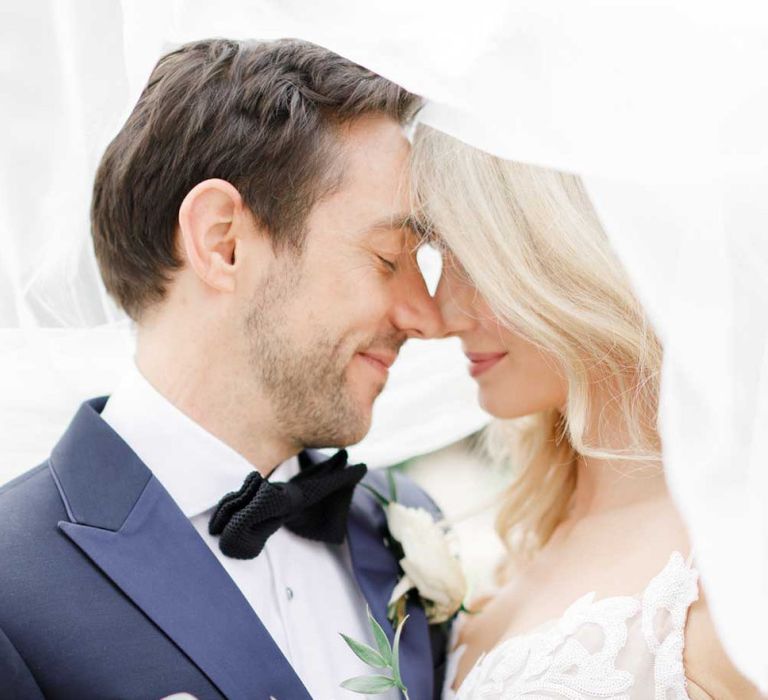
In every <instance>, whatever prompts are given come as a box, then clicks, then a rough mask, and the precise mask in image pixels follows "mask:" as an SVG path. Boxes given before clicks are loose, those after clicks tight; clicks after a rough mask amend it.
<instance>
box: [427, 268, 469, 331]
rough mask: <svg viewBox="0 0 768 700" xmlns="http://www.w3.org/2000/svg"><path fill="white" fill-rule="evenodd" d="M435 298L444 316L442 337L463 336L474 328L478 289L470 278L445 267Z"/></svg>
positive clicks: (441, 314) (442, 316)
mask: <svg viewBox="0 0 768 700" xmlns="http://www.w3.org/2000/svg"><path fill="white" fill-rule="evenodd" d="M434 298H435V302H436V304H437V307H438V309H439V310H440V316H441V318H442V332H441V334H440V337H443V338H448V337H450V336H461V335H462V334H463V333H466V332H467V331H470V330H472V328H474V326H475V323H476V321H475V317H476V314H475V313H474V303H475V299H476V298H477V290H476V289H475V288H474V287H473V286H472V284H471V283H470V282H469V281H468V280H466V279H459V278H458V276H457V274H456V273H455V272H454V271H451V270H450V269H446V268H445V267H444V268H443V272H442V274H441V275H440V281H439V282H438V284H437V290H436V291H435V297H434Z"/></svg>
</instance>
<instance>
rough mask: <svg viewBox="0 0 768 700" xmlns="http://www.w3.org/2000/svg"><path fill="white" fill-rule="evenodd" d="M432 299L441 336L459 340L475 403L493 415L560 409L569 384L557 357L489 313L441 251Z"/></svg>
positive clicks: (453, 261) (457, 266)
mask: <svg viewBox="0 0 768 700" xmlns="http://www.w3.org/2000/svg"><path fill="white" fill-rule="evenodd" d="M435 298H436V300H437V302H438V304H439V306H440V310H441V312H442V316H443V322H444V324H445V325H444V329H445V334H446V335H447V336H457V337H458V338H460V339H461V344H462V346H463V349H464V353H465V354H466V355H467V358H468V359H469V372H470V374H471V375H472V377H473V378H474V379H475V381H476V382H477V384H478V388H479V401H480V405H481V406H482V407H483V408H484V409H485V410H486V411H488V413H490V414H491V415H493V416H496V417H497V418H519V417H520V416H526V415H529V414H532V413H537V412H539V411H544V410H547V409H558V410H563V409H564V407H565V402H566V398H567V392H568V384H567V381H566V379H565V376H564V375H563V373H562V371H561V370H560V368H559V367H558V363H557V362H556V360H555V359H554V358H553V357H552V356H551V355H549V354H548V353H546V352H545V351H544V350H542V349H541V348H539V347H538V346H536V345H534V344H533V343H532V342H530V341H529V340H527V339H526V338H524V337H523V336H522V335H520V334H519V333H516V332H515V331H513V330H512V329H510V328H508V327H505V326H504V325H502V324H501V323H500V321H499V319H498V318H497V317H496V316H495V315H494V313H493V312H492V311H491V309H490V307H489V306H488V304H487V303H486V301H485V300H484V299H483V298H482V296H481V295H480V294H479V292H478V291H477V289H476V288H475V286H474V285H473V284H472V282H471V281H470V280H469V278H468V276H467V274H466V273H465V272H464V270H463V269H462V268H461V266H460V264H459V263H458V262H457V261H456V259H455V258H454V257H453V256H452V255H450V254H445V255H444V258H443V272H442V275H441V277H440V283H439V284H438V287H437V292H436V294H435Z"/></svg>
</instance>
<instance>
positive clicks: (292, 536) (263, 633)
mask: <svg viewBox="0 0 768 700" xmlns="http://www.w3.org/2000/svg"><path fill="white" fill-rule="evenodd" d="M417 106H418V105H417V100H416V98H415V97H414V96H412V95H410V94H408V93H407V92H405V91H404V90H402V89H400V88H399V87H397V86H396V85H393V84H392V83H390V82H388V81H387V80H385V79H383V78H381V77H379V76H377V75H375V74H373V73H371V72H370V71H367V70H365V69H363V68H361V67H360V66H358V65H355V64H353V63H351V62H349V61H347V60H345V59H343V58H341V57H339V56H337V55H334V54H332V53H330V52H329V51H326V50H324V49H322V48H319V47H317V46H313V45H310V44H307V43H303V42H300V41H294V40H286V41H279V42H273V43H241V42H234V41H227V40H211V41H200V42H197V43H193V44H189V45H186V46H184V47H182V48H180V49H179V50H177V51H175V52H173V53H171V54H169V55H167V56H165V57H164V58H163V59H162V60H161V61H160V62H159V63H158V65H157V66H156V68H155V70H154V72H153V73H152V76H151V77H150V80H149V83H148V85H147V87H146V89H145V90H144V93H143V94H142V96H141V98H140V100H139V102H138V104H137V105H136V107H135V108H134V110H133V112H132V113H131V115H130V117H129V118H128V121H127V122H126V124H125V125H124V126H123V128H122V130H121V131H120V133H119V134H118V135H117V137H116V138H115V139H114V141H113V142H112V143H111V144H110V145H109V147H108V148H107V151H106V153H105V155H104V157H103V159H102V162H101V165H100V167H99V169H98V172H97V175H96V181H95V187H94V199H93V208H92V230H93V239H94V245H95V251H96V256H97V259H98V262H99V265H100V269H101V272H102V276H103V279H104V282H105V284H106V287H107V289H108V290H109V292H110V293H111V295H112V296H113V298H114V299H115V300H116V301H117V303H118V304H119V305H120V306H121V307H122V308H123V309H124V310H125V311H126V312H127V313H128V314H129V315H130V316H131V317H132V318H133V319H134V320H135V322H136V326H137V332H138V336H137V338H138V341H137V353H136V369H135V370H134V371H133V372H132V373H131V374H130V375H129V376H128V377H126V378H125V380H124V381H123V383H122V384H121V385H120V386H118V387H117V389H116V390H115V392H114V393H113V394H112V395H111V396H110V397H109V398H98V399H93V400H91V401H88V402H86V403H85V404H83V406H82V407H81V408H80V410H79V412H78V413H77V414H76V416H75V417H74V419H73V421H72V424H71V425H70V427H69V429H68V430H67V432H66V433H65V434H64V436H63V437H62V438H61V440H60V442H59V443H58V445H57V446H56V447H55V449H54V450H53V453H52V455H51V457H50V459H49V460H48V461H46V462H45V463H44V464H42V465H40V466H39V467H37V468H36V469H33V470H31V471H29V472H27V473H26V474H24V475H22V476H21V477H19V478H18V479H16V480H15V481H13V482H11V483H10V484H8V485H6V486H5V487H4V488H3V489H0V697H2V698H19V699H24V700H27V699H33V698H62V699H63V698H78V699H80V700H86V699H88V698H130V699H133V698H135V699H139V698H141V699H142V700H143V699H149V698H161V697H163V696H166V695H170V694H172V693H177V692H187V693H191V694H192V695H194V696H196V697H197V698H201V699H207V698H222V697H225V698H234V699H245V698H254V699H257V700H267V699H268V698H270V697H273V698H276V699H277V700H302V699H307V698H315V699H317V700H330V699H331V698H344V697H353V696H351V694H349V693H348V692H347V691H344V690H341V689H340V688H339V684H340V683H341V682H342V681H343V680H345V679H346V678H348V677H350V676H354V675H362V674H366V673H373V671H372V670H371V669H369V668H368V667H366V666H364V665H363V664H362V662H360V661H359V660H358V659H357V658H356V657H355V656H354V655H353V654H352V652H351V650H350V649H349V648H347V647H346V645H345V644H344V642H343V641H342V639H341V638H340V636H339V633H340V632H343V633H344V634H347V635H349V636H351V637H354V638H357V639H362V640H365V639H368V640H369V641H371V643H372V640H371V639H370V632H369V630H368V627H367V624H366V606H369V607H370V609H371V612H372V613H373V615H374V616H375V617H376V618H377V619H378V621H379V622H380V623H381V625H382V626H383V627H384V628H385V629H386V630H387V631H388V633H391V625H390V623H389V622H388V621H387V619H386V607H387V602H388V599H389V596H390V593H391V592H392V589H393V587H394V586H395V584H396V582H397V579H398V566H397V561H396V559H395V557H394V556H393V555H392V554H391V552H390V551H389V549H387V547H386V546H385V545H384V542H383V537H384V534H385V530H384V526H385V522H384V516H383V513H382V511H381V509H380V507H379V506H378V505H377V504H376V503H375V501H374V499H373V498H372V497H371V496H370V495H369V493H368V491H366V490H365V489H364V488H361V487H360V485H359V482H360V479H361V478H362V476H363V473H364V472H365V469H364V467H362V466H355V465H348V464H346V461H345V455H344V453H340V454H338V455H337V456H336V457H334V458H333V459H331V460H327V458H325V457H323V456H321V455H320V454H319V453H317V452H314V451H313V450H312V449H311V448H316V447H328V446H343V445H349V444H352V443H355V442H357V441H358V440H360V439H361V438H362V437H363V436H364V435H365V434H366V432H367V430H368V428H369V425H370V421H371V408H372V405H373V402H374V400H375V398H376V397H377V395H378V394H379V393H380V392H381V390H382V389H383V387H384V385H385V382H386V380H387V373H388V368H389V367H390V365H391V364H392V363H393V362H394V361H395V359H396V357H397V354H398V350H399V349H400V347H401V345H402V344H403V342H405V340H406V339H408V338H411V337H416V338H427V337H430V336H433V335H435V334H436V333H437V331H438V328H439V324H440V319H439V316H438V313H437V311H436V308H435V306H434V304H433V301H432V299H431V298H430V296H429V295H428V293H427V290H426V288H425V285H424V281H423V279H422V277H421V275H420V273H419V271H418V268H417V265H416V263H415V260H414V255H413V248H414V246H413V244H414V242H415V235H414V232H413V231H412V230H411V227H410V223H409V222H410V219H409V215H408V211H409V203H408V196H407V192H408V187H407V182H406V176H407V175H406V173H407V168H406V163H407V158H408V143H407V141H406V139H405V138H404V136H403V129H402V126H403V125H404V124H405V123H406V122H407V121H408V120H409V119H410V117H411V116H412V115H413V113H414V111H415V109H416V108H417ZM325 460H327V461H325ZM365 478H366V479H368V480H371V481H372V482H374V483H376V485H378V486H379V487H381V486H382V485H381V484H380V483H378V482H377V480H379V481H380V477H379V475H378V474H369V475H368V476H366V477H365ZM289 481H290V484H289V485H285V484H284V483H283V482H289ZM398 491H399V500H400V501H403V502H405V503H406V504H411V505H418V506H422V507H425V508H430V509H433V508H434V507H433V505H432V504H431V502H430V501H429V499H428V498H427V497H426V496H425V495H424V494H423V493H422V492H421V491H420V490H418V489H417V488H416V487H415V486H413V485H412V484H409V483H408V482H405V481H404V482H403V483H401V484H400V488H399V489H398ZM227 494H230V495H229V496H227ZM233 494H237V495H233ZM409 613H410V618H409V620H408V622H407V624H406V626H405V632H404V635H403V639H402V643H401V672H402V676H403V680H404V682H405V684H406V685H407V686H408V690H409V694H410V697H411V698H412V700H428V699H429V698H432V697H437V696H438V695H439V692H440V684H441V682H442V679H441V671H440V670H439V666H440V665H441V664H442V662H443V660H444V659H443V656H444V644H445V637H444V636H443V634H442V632H441V631H440V630H438V629H430V628H429V626H428V623H427V621H426V618H425V615H424V612H423V610H422V609H421V608H419V607H418V606H417V605H416V604H414V603H411V604H410V606H409ZM389 697H396V696H395V695H394V694H393V695H390V696H389Z"/></svg>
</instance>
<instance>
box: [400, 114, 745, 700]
mask: <svg viewBox="0 0 768 700" xmlns="http://www.w3.org/2000/svg"><path fill="white" fill-rule="evenodd" d="M413 157H414V187H415V192H416V196H417V200H418V206H419V210H420V212H421V213H422V215H423V219H424V222H425V225H426V226H427V229H428V232H429V237H430V239H431V240H432V241H433V243H434V244H435V245H437V246H438V247H440V248H441V249H442V250H443V253H444V256H443V257H444V265H443V273H442V277H441V280H440V284H439V286H438V290H437V293H436V297H437V300H438V303H439V304H440V306H441V310H442V312H443V315H444V318H445V323H446V334H447V335H452V336H458V337H459V338H460V339H461V341H462V344H463V348H464V351H465V353H466V354H467V356H468V358H469V360H470V371H471V373H472V376H473V377H474V378H475V380H476V381H477V384H478V391H479V399H480V402H481V404H482V406H483V407H484V408H485V409H486V410H487V411H488V412H489V413H491V414H492V415H493V416H495V417H496V418H498V419H500V420H498V421H497V422H496V425H494V426H493V427H492V430H491V433H490V434H489V439H490V442H491V444H495V445H496V447H497V448H501V455H502V456H504V457H505V458H506V459H508V460H510V461H511V463H512V464H514V466H515V467H516V472H515V474H516V476H515V478H514V481H513V482H512V484H511V486H510V487H509V489H508V491H507V493H506V494H505V497H504V502H503V505H502V509H501V511H500V514H499V518H498V529H499V532H500V534H501V535H502V537H503V539H504V541H505V543H506V545H507V557H506V561H505V562H504V563H503V566H502V567H501V570H500V583H501V585H500V587H499V589H498V591H497V592H496V593H495V595H493V596H492V597H490V598H488V599H485V600H482V601H475V603H474V605H472V606H470V607H471V608H473V612H474V613H475V614H473V615H465V616H464V618H463V619H462V620H461V621H460V623H459V624H457V628H458V639H457V641H456V644H455V646H454V649H453V651H452V658H451V663H450V666H451V667H452V669H450V670H449V674H448V677H447V678H446V686H445V688H446V690H445V696H444V697H445V698H458V700H466V699H469V698H485V699H488V700H491V699H500V698H505V699H506V698H518V697H526V698H534V697H535V698H578V699H581V698H616V699H617V700H618V699H619V698H621V699H622V700H636V699H638V698H657V699H659V700H671V699H673V698H674V699H675V700H680V699H683V698H691V699H693V700H697V699H699V698H716V699H717V700H725V699H726V698H738V700H746V699H747V698H757V697H759V695H758V693H757V691H756V689H755V688H754V687H753V686H751V685H750V684H749V683H748V681H746V679H744V678H743V677H742V676H741V675H740V674H739V673H738V671H737V670H736V668H735V667H734V666H733V665H732V664H731V662H730V661H729V659H728V658H727V656H726V655H725V652H724V651H723V649H722V647H721V645H720V643H719V641H718V638H717V634H716V632H715V630H714V627H713V625H712V620H711V618H710V615H709V612H708V609H707V603H706V599H705V596H704V593H703V591H702V589H701V587H700V582H699V577H698V573H697V571H696V568H695V561H696V557H695V552H693V551H691V545H690V542H689V539H688V536H687V534H686V530H685V526H684V524H683V522H682V520H681V518H680V516H679V514H678V513H677V510H676V509H675V506H674V504H673V502H672V499H671V498H670V494H669V492H668V489H667V486H666V483H665V480H664V473H663V465H662V463H661V445H660V438H659V434H658V432H657V429H656V419H657V410H658V397H659V373H660V367H661V360H662V347H661V344H660V342H659V340H658V338H657V337H656V335H655V334H654V330H653V328H652V327H651V325H650V323H649V322H648V319H647V317H646V316H645V314H644V312H643V309H642V307H641V305H640V303H639V302H638V300H637V299H636V297H635V295H634V293H633V291H632V288H631V285H630V283H629V281H628V279H627V276H626V274H625V272H624V270H623V269H622V266H621V264H620V263H619V261H618V259H617V258H616V256H615V255H614V253H613V251H612V250H611V247H610V245H609V243H608V240H607V238H606V235H605V233H604V232H603V231H602V229H601V226H600V223H599V221H598V219H597V216H596V214H595V212H594V210H593V209H592V206H591V204H590V202H589V199H588V197H587V195H586V193H585V190H584V188H583V186H582V184H581V182H580V180H579V178H578V177H576V176H573V175H568V174H565V173H561V172H556V171H552V170H547V169H543V168H538V167H532V166H527V165H522V164H520V163H515V162H509V161H504V160H502V159H499V158H496V157H493V156H490V155H488V154H486V153H484V152H482V151H479V150H476V149H474V148H471V147H469V146H467V145H465V144H463V143H461V142H460V141H457V140H455V139H453V138H451V137H449V136H446V135H444V134H442V133H441V132H438V131H435V130H433V129H430V128H428V127H425V126H423V125H422V126H420V127H419V129H418V130H417V133H416V136H415V143H414V152H413ZM691 420H695V416H691ZM745 554H746V553H745Z"/></svg>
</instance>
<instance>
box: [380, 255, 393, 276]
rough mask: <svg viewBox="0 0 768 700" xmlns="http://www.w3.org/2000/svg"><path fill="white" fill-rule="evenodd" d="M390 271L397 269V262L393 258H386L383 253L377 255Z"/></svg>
mask: <svg viewBox="0 0 768 700" xmlns="http://www.w3.org/2000/svg"><path fill="white" fill-rule="evenodd" d="M376 257H377V258H378V259H379V260H380V261H381V262H382V263H383V264H384V265H385V266H386V268H387V269H388V270H389V271H390V272H394V271H395V270H397V264H396V263H395V262H394V261H392V260H387V259H386V258H384V257H382V256H381V255H377V256H376Z"/></svg>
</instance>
